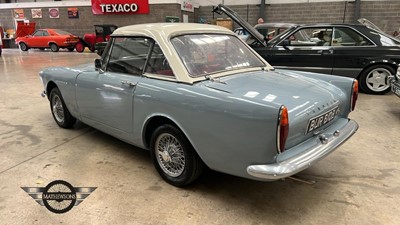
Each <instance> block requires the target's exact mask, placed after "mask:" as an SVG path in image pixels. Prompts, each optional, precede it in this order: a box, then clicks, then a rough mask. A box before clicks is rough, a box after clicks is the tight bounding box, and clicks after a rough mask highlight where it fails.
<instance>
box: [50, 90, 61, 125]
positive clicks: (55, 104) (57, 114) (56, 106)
mask: <svg viewBox="0 0 400 225" xmlns="http://www.w3.org/2000/svg"><path fill="white" fill-rule="evenodd" d="M51 101H52V108H53V115H54V118H55V119H56V120H57V122H59V123H63V122H64V107H63V105H62V102H61V99H60V97H59V96H58V95H53V97H52V99H51Z"/></svg>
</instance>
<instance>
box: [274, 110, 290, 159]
mask: <svg viewBox="0 0 400 225" xmlns="http://www.w3.org/2000/svg"><path fill="white" fill-rule="evenodd" d="M276 133H277V141H276V142H277V143H276V144H277V149H278V153H282V152H283V151H285V144H286V139H287V137H288V134H289V114H288V110H287V108H286V107H285V106H284V105H282V106H281V108H280V110H279V118H278V129H277V132H276Z"/></svg>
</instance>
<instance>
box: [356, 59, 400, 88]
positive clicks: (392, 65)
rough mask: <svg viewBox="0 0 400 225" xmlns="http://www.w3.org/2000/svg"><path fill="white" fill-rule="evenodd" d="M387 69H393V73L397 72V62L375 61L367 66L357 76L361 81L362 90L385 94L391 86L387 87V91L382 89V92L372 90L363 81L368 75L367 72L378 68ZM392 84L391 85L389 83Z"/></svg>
mask: <svg viewBox="0 0 400 225" xmlns="http://www.w3.org/2000/svg"><path fill="white" fill-rule="evenodd" d="M379 68H382V69H384V70H385V69H386V70H389V71H391V73H393V72H395V71H396V70H397V63H396V62H392V63H391V62H379V61H377V62H375V63H371V64H369V65H368V66H366V67H365V68H364V69H363V70H362V71H361V72H360V73H359V74H358V76H357V80H358V81H359V84H360V88H361V90H362V91H364V92H365V93H367V94H385V93H387V92H389V91H390V87H389V88H387V89H386V91H381V92H376V93H374V92H372V90H369V88H367V87H366V86H367V85H366V83H365V82H364V81H363V80H364V79H365V77H366V76H367V74H369V73H370V72H371V71H372V70H376V69H379ZM389 86H390V85H389Z"/></svg>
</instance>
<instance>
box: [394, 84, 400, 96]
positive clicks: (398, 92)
mask: <svg viewBox="0 0 400 225" xmlns="http://www.w3.org/2000/svg"><path fill="white" fill-rule="evenodd" d="M392 92H393V93H395V94H396V95H397V96H399V97H400V85H398V84H396V83H392Z"/></svg>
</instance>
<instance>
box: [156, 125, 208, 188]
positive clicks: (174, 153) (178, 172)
mask: <svg viewBox="0 0 400 225" xmlns="http://www.w3.org/2000/svg"><path fill="white" fill-rule="evenodd" d="M150 156H151V158H152V160H153V163H154V166H155V168H156V169H157V172H158V173H159V174H160V176H161V177H162V178H163V179H164V180H165V181H166V182H168V183H170V184H172V185H174V186H177V187H182V186H185V185H188V184H190V183H191V182H192V181H194V180H196V179H197V178H198V177H199V176H200V174H201V172H202V170H203V161H202V160H201V159H200V157H199V156H198V155H197V152H196V151H195V150H194V148H193V146H192V145H191V143H190V142H189V140H188V139H187V138H186V137H185V135H184V134H183V133H182V131H180V130H179V129H178V128H177V127H175V126H173V125H170V124H165V125H160V126H158V127H157V128H156V129H155V130H154V131H153V132H152V135H151V139H150Z"/></svg>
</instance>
